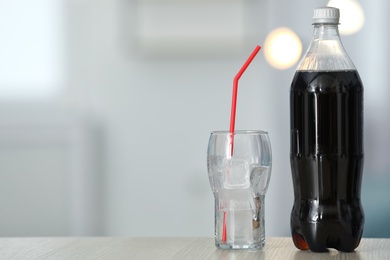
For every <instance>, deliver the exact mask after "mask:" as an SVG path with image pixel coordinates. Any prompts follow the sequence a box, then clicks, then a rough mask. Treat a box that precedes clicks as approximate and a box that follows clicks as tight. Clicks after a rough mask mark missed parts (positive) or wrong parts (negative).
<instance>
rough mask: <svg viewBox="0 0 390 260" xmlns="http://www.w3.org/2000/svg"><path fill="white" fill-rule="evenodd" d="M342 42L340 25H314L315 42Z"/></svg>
mask: <svg viewBox="0 0 390 260" xmlns="http://www.w3.org/2000/svg"><path fill="white" fill-rule="evenodd" d="M315 39H317V40H338V41H341V40H340V35H339V27H338V24H314V33H313V40H315Z"/></svg>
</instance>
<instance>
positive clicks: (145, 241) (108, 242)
mask: <svg viewBox="0 0 390 260" xmlns="http://www.w3.org/2000/svg"><path fill="white" fill-rule="evenodd" d="M0 259H202V260H203V259H224V260H225V259H226V260H227V259H240V260H241V259H273V260H277V259H283V260H286V259H300V260H301V259H303V260H305V259H332V260H333V259H343V260H346V259H359V260H363V259H380V260H382V259H390V239H367V238H365V239H362V241H361V243H360V246H359V247H358V248H357V249H356V251H355V252H352V253H340V252H338V251H336V250H329V252H327V253H312V252H310V251H300V250H297V249H296V248H295V247H294V245H293V243H292V240H291V238H287V237H285V238H282V237H277V238H267V239H266V245H265V247H264V248H263V249H262V250H221V249H217V248H216V247H215V246H214V239H213V238H127V237H53V238H52V237H36V238H0Z"/></svg>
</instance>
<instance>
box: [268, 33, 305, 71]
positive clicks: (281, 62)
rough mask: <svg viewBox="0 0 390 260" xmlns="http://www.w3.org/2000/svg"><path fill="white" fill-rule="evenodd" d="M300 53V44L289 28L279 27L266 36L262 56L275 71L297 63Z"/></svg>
mask: <svg viewBox="0 0 390 260" xmlns="http://www.w3.org/2000/svg"><path fill="white" fill-rule="evenodd" d="M301 53H302V43H301V40H300V39H299V37H298V36H297V35H296V33H295V32H294V31H292V30H290V29H289V28H286V27H279V28H277V29H275V30H273V31H272V32H271V33H270V34H268V36H267V38H266V40H265V43H264V55H265V58H266V59H267V61H268V62H269V64H271V66H273V67H275V68H277V69H288V68H290V67H291V66H293V65H294V64H296V63H297V61H298V60H299V58H300V56H301Z"/></svg>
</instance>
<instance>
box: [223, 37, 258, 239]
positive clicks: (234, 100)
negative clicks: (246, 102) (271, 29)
mask: <svg viewBox="0 0 390 260" xmlns="http://www.w3.org/2000/svg"><path fill="white" fill-rule="evenodd" d="M260 49H261V47H260V46H259V45H257V46H256V48H255V49H254V50H253V52H252V54H251V55H250V56H249V58H248V59H247V60H246V62H245V63H244V65H243V66H242V67H241V69H240V70H239V71H238V73H237V75H236V76H235V77H234V80H233V94H232V110H231V112H230V130H229V132H230V136H229V149H230V157H232V156H233V143H234V126H235V123H236V104H237V92H238V80H239V79H240V78H241V76H242V74H244V72H245V70H246V68H248V66H249V64H250V63H251V62H252V60H253V59H254V58H255V56H256V54H257V53H258V52H259V51H260ZM222 241H224V242H226V211H225V212H224V213H223V226H222Z"/></svg>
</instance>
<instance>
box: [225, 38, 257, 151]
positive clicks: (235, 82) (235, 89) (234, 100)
mask: <svg viewBox="0 0 390 260" xmlns="http://www.w3.org/2000/svg"><path fill="white" fill-rule="evenodd" d="M260 49H261V47H260V46H259V45H257V46H256V48H255V49H254V50H253V52H252V54H251V55H250V56H249V58H248V59H247V60H246V62H245V63H244V65H243V66H242V68H241V69H240V71H239V72H238V73H237V75H236V76H235V77H234V80H233V94H232V110H231V112H230V131H229V132H230V143H229V146H230V156H233V139H234V126H235V123H236V106H237V105H236V104H237V92H238V80H239V79H240V78H241V76H242V74H244V72H245V70H246V68H248V66H249V64H250V63H251V62H252V60H253V59H254V58H255V56H256V54H257V53H258V52H259V51H260Z"/></svg>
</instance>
